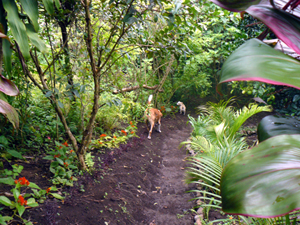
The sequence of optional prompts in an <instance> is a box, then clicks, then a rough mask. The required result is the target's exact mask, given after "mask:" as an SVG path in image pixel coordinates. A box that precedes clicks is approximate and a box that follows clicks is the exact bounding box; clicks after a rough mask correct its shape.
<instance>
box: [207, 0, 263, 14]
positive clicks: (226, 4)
mask: <svg viewBox="0 0 300 225" xmlns="http://www.w3.org/2000/svg"><path fill="white" fill-rule="evenodd" d="M210 1H212V2H213V3H215V4H216V5H218V6H220V7H222V8H224V9H227V10H229V11H233V12H241V11H245V10H246V9H247V8H248V7H249V6H251V5H255V4H258V3H259V2H260V1H261V0H244V1H241V0H210Z"/></svg>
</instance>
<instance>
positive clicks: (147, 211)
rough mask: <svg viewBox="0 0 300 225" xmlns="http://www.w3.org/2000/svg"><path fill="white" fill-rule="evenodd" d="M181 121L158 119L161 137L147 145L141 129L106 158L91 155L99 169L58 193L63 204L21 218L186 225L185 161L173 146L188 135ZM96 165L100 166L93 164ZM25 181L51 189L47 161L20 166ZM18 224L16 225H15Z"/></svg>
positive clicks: (48, 204) (189, 220)
mask: <svg viewBox="0 0 300 225" xmlns="http://www.w3.org/2000/svg"><path fill="white" fill-rule="evenodd" d="M187 121H188V118H187V116H183V115H178V114H177V115H176V116H174V117H171V116H168V117H164V118H163V119H162V127H161V130H162V133H158V132H153V134H152V139H151V140H148V139H147V138H146V137H147V130H146V127H145V124H139V125H138V131H137V134H138V136H139V137H140V138H139V139H138V138H136V139H133V140H131V142H129V143H128V144H126V145H123V146H121V148H120V149H115V150H111V151H109V152H107V153H106V154H104V155H103V154H100V153H95V152H94V153H93V154H94V155H95V158H94V159H95V160H94V161H96V163H97V162H98V163H97V164H98V166H99V165H101V169H100V168H98V170H96V172H94V173H93V174H92V175H90V174H88V173H87V174H83V175H82V176H81V177H78V183H76V185H75V186H74V187H71V188H64V189H62V190H61V193H62V194H63V195H66V199H65V200H64V201H58V200H56V199H47V200H46V201H45V203H44V204H40V206H39V207H36V208H33V209H28V210H26V211H25V213H24V216H23V217H24V218H26V219H29V220H30V221H32V222H33V223H34V224H42V225H47V224H51V225H52V224H59V225H66V224H72V225H75V224H80V225H91V224H95V225H96V224H99V225H102V224H103V225H131V224H132V225H141V224H146V225H150V224H151V225H154V224H155V225H169V224H170V225H171V224H172V225H192V224H194V220H193V215H192V213H191V212H190V209H192V208H193V206H194V202H193V201H191V202H190V201H189V200H190V199H192V198H193V197H194V196H193V194H192V193H187V192H186V191H188V190H190V189H191V187H188V186H187V185H186V184H185V183H184V181H183V180H184V179H185V172H184V169H183V168H184V167H185V166H186V162H185V161H184V158H185V157H186V156H187V155H186V152H185V150H184V148H182V149H179V148H178V146H179V144H180V143H181V142H182V141H185V140H186V139H187V138H188V137H189V136H190V133H191V131H192V128H191V126H190V125H189V124H187ZM99 161H100V162H101V163H100V164H99ZM24 167H25V168H24V171H23V172H22V174H21V176H25V177H26V178H27V179H28V180H30V181H31V182H35V183H37V184H38V185H40V187H42V188H43V189H46V188H48V187H49V186H51V184H50V183H49V181H48V180H47V179H49V177H50V176H51V173H50V172H49V161H45V160H42V156H40V157H39V158H36V159H35V160H34V161H31V162H29V163H27V164H26V163H24ZM16 224H19V223H16Z"/></svg>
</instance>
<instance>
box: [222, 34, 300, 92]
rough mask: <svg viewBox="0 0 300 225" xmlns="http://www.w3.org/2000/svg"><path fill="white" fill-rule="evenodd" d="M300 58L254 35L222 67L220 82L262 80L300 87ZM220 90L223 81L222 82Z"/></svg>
mask: <svg viewBox="0 0 300 225" xmlns="http://www.w3.org/2000/svg"><path fill="white" fill-rule="evenodd" d="M299 77H300V62H299V61H297V60H295V59H293V58H292V57H290V56H288V55H285V54H283V53H282V52H280V51H277V50H275V49H273V48H271V47H270V46H268V45H266V44H264V43H263V42H261V41H259V40H258V39H251V40H249V41H247V42H246V43H245V44H243V45H242V46H240V47H239V48H238V49H237V50H236V51H234V52H233V53H232V54H231V55H230V56H229V58H228V59H227V60H226V62H225V63H224V65H223V66H222V70H221V77H220V83H224V82H229V81H260V82H266V83H270V84H275V85H286V86H290V87H294V88H298V89H300V79H299ZM217 89H218V91H220V84H219V85H218V88H217Z"/></svg>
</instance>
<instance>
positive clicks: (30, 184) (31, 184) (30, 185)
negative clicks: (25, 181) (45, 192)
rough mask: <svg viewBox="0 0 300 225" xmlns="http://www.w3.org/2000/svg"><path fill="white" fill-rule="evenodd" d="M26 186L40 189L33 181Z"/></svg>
mask: <svg viewBox="0 0 300 225" xmlns="http://www.w3.org/2000/svg"><path fill="white" fill-rule="evenodd" d="M28 187H31V188H36V189H41V188H40V187H39V186H38V185H36V184H35V183H33V182H30V183H29V185H28Z"/></svg>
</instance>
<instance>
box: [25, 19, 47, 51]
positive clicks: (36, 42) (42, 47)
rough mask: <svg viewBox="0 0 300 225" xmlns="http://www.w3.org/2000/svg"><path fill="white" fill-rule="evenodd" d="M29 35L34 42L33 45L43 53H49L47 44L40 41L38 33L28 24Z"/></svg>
mask: <svg viewBox="0 0 300 225" xmlns="http://www.w3.org/2000/svg"><path fill="white" fill-rule="evenodd" d="M26 32H27V35H28V37H29V39H30V41H31V42H32V44H33V45H34V46H35V47H37V48H38V49H39V50H40V51H41V52H42V53H45V52H46V51H47V47H46V45H45V43H44V42H43V41H42V40H41V39H40V37H39V35H38V34H37V32H36V31H35V30H34V27H33V26H32V25H31V24H26Z"/></svg>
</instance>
